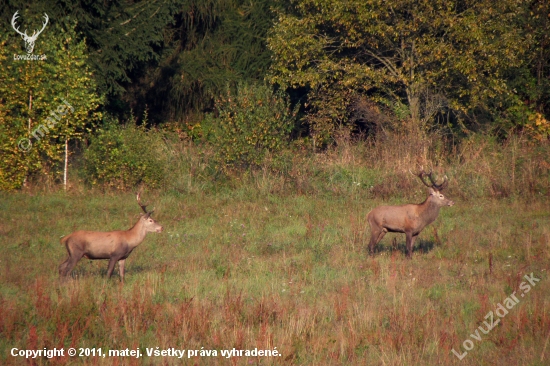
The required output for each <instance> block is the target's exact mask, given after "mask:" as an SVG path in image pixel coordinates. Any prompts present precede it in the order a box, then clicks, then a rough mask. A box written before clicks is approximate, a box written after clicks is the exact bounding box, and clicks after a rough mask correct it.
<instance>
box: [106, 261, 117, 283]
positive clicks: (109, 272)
mask: <svg viewBox="0 0 550 366" xmlns="http://www.w3.org/2000/svg"><path fill="white" fill-rule="evenodd" d="M116 262H118V259H116V258H114V257H111V259H109V267H108V268H107V278H111V275H112V274H113V271H114V269H115V264H116Z"/></svg>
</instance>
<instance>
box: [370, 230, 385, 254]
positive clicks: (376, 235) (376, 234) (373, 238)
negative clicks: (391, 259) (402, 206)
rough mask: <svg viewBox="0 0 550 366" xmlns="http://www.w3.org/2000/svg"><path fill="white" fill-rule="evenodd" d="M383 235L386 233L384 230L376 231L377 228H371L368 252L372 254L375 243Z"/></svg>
mask: <svg viewBox="0 0 550 366" xmlns="http://www.w3.org/2000/svg"><path fill="white" fill-rule="evenodd" d="M384 235H386V231H385V230H380V231H377V230H372V229H371V235H370V242H369V250H370V254H374V247H375V246H376V244H378V243H379V242H380V240H382V238H383V237H384Z"/></svg>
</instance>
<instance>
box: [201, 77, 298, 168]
mask: <svg viewBox="0 0 550 366" xmlns="http://www.w3.org/2000/svg"><path fill="white" fill-rule="evenodd" d="M216 110H217V113H216V114H215V113H210V114H207V115H206V117H205V120H204V122H203V130H204V131H205V137H206V138H207V139H208V140H209V141H210V142H212V144H213V146H214V147H215V149H216V161H217V164H218V167H219V168H221V169H222V170H227V169H230V168H248V167H252V168H254V167H258V166H260V164H261V163H262V161H263V160H264V158H265V157H266V155H267V154H268V153H276V152H279V151H280V150H281V149H282V148H283V147H284V146H286V144H287V143H288V137H289V134H290V131H291V130H292V128H293V126H294V122H295V116H296V111H297V109H295V110H291V109H290V103H289V101H288V98H287V97H286V96H285V94H284V93H283V92H282V91H280V90H279V91H275V92H274V91H273V89H272V88H271V87H270V86H267V85H264V84H256V85H246V84H239V85H238V86H237V87H236V90H235V91H234V92H233V91H232V90H231V88H229V87H228V88H227V91H226V93H225V95H223V96H222V97H220V98H219V99H218V100H217V101H216Z"/></svg>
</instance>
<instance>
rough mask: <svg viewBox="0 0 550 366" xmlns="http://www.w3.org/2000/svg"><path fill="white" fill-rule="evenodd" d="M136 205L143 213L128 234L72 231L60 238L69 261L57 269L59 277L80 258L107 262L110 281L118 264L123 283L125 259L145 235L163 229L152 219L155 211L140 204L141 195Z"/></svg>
mask: <svg viewBox="0 0 550 366" xmlns="http://www.w3.org/2000/svg"><path fill="white" fill-rule="evenodd" d="M137 202H138V205H139V206H140V207H141V209H142V210H143V212H144V213H143V214H141V216H140V218H139V220H138V221H137V222H136V224H135V225H134V226H133V227H132V228H131V229H129V230H118V231H109V232H99V231H75V232H74V233H72V234H69V235H67V236H65V237H63V238H62V239H61V244H63V245H65V247H66V248H67V252H68V253H69V257H68V258H67V260H66V261H65V262H63V263H61V265H60V266H59V275H60V276H61V277H66V276H68V275H69V273H71V271H72V270H73V268H74V267H75V266H76V264H77V262H78V261H79V260H80V259H81V258H82V257H84V258H88V259H94V260H95V259H108V260H109V267H108V270H107V277H111V275H112V274H113V270H114V268H115V264H116V263H117V262H118V265H119V270H120V279H121V281H122V282H124V264H125V262H126V258H128V256H129V255H130V253H132V251H133V250H134V249H135V248H136V247H137V246H138V245H139V244H141V242H143V240H144V239H145V236H146V235H147V233H152V232H155V233H160V232H162V226H161V225H159V223H157V222H156V221H155V220H153V219H152V218H151V215H152V214H153V211H154V210H153V211H150V212H147V209H146V207H147V206H146V205H143V204H142V203H141V197H140V193H138V194H137Z"/></svg>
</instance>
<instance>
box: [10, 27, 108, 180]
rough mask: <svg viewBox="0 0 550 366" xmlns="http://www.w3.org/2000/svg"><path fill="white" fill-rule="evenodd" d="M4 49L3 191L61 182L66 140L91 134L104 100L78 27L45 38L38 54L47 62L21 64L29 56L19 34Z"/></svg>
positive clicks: (45, 34) (46, 34) (38, 45)
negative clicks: (46, 179) (42, 179)
mask: <svg viewBox="0 0 550 366" xmlns="http://www.w3.org/2000/svg"><path fill="white" fill-rule="evenodd" d="M0 45H1V48H0V79H1V80H2V82H1V83H0V155H1V161H0V189H16V188H20V187H21V186H22V185H23V184H24V182H25V181H26V180H27V178H28V177H29V176H30V175H33V174H40V175H50V176H53V177H54V178H56V177H58V171H59V168H60V166H59V163H60V162H61V161H62V159H63V156H64V145H65V140H67V139H69V140H75V139H80V138H81V137H82V135H83V134H84V133H86V132H89V131H90V129H91V127H92V126H93V123H94V121H96V120H97V119H98V118H100V117H101V114H100V113H99V112H97V108H98V107H99V106H100V104H101V103H102V98H101V97H100V96H98V94H96V85H95V83H94V79H93V75H92V72H91V70H90V68H89V67H88V66H87V64H86V48H85V44H84V42H82V41H81V42H78V41H77V40H76V33H75V31H74V24H73V25H72V26H71V27H69V28H67V29H64V28H62V27H60V26H52V27H48V28H47V31H45V32H43V33H42V34H41V35H40V37H39V38H38V40H37V41H36V46H35V49H34V52H36V53H38V55H36V56H40V55H45V57H46V59H45V60H34V61H26V60H15V59H14V55H20V54H25V51H24V49H23V47H22V46H23V41H22V40H21V38H20V37H14V36H13V34H2V35H0ZM52 113H56V115H57V117H55V120H54V119H52V117H53V114H52ZM48 118H49V119H48ZM54 122H55V123H54ZM18 144H19V146H18Z"/></svg>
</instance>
